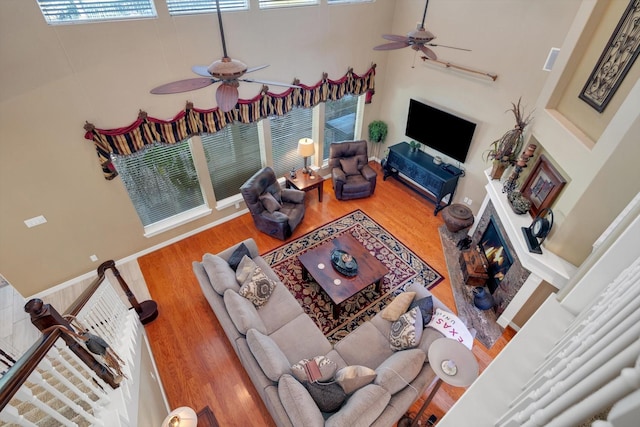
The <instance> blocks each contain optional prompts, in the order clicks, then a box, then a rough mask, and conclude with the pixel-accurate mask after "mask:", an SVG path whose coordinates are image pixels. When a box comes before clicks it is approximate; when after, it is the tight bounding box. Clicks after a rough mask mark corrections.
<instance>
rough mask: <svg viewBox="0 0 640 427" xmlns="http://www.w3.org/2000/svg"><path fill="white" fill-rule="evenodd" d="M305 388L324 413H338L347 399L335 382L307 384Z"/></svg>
mask: <svg viewBox="0 0 640 427" xmlns="http://www.w3.org/2000/svg"><path fill="white" fill-rule="evenodd" d="M304 386H305V387H306V389H307V390H308V391H309V394H310V395H311V398H312V399H313V401H314V402H316V405H318V408H319V409H320V410H321V411H322V412H336V411H337V410H338V409H340V407H341V406H342V404H343V403H344V401H345V400H346V399H347V394H346V393H345V392H344V390H342V387H340V384H338V383H337V382H335V381H332V382H329V383H321V382H315V383H306V384H305V385H304Z"/></svg>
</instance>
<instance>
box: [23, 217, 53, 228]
mask: <svg viewBox="0 0 640 427" xmlns="http://www.w3.org/2000/svg"><path fill="white" fill-rule="evenodd" d="M46 222H47V219H46V218H45V217H44V216H42V215H39V216H36V217H33V218H29V219H25V220H24V223H25V224H26V226H27V227H29V228H31V227H35V226H36V225H40V224H44V223H46Z"/></svg>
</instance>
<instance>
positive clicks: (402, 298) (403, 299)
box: [382, 292, 416, 322]
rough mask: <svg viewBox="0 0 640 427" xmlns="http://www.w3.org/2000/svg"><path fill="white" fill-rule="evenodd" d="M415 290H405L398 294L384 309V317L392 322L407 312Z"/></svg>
mask: <svg viewBox="0 0 640 427" xmlns="http://www.w3.org/2000/svg"><path fill="white" fill-rule="evenodd" d="M415 295H416V293H415V292H403V293H401V294H399V295H397V296H396V297H395V298H394V299H393V301H391V303H389V305H388V306H386V307H385V309H384V310H382V318H383V319H385V320H388V321H390V322H395V321H396V320H398V319H399V318H400V316H402V315H403V314H404V313H406V312H407V309H408V308H409V306H410V305H411V303H412V302H413V297H414V296H415Z"/></svg>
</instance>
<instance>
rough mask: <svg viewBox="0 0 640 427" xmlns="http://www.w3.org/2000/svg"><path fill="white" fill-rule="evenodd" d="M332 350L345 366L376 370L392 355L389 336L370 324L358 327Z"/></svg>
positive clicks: (366, 323)
mask: <svg viewBox="0 0 640 427" xmlns="http://www.w3.org/2000/svg"><path fill="white" fill-rule="evenodd" d="M384 321H385V322H386V320H384ZM334 348H335V349H336V351H337V352H338V353H339V354H340V356H341V357H342V359H344V361H345V362H346V363H347V364H349V365H362V366H366V367H367V368H371V369H376V368H377V367H378V365H380V364H381V363H382V362H384V360H385V359H387V358H388V357H389V356H391V355H392V354H393V351H392V350H391V347H390V346H389V335H383V334H382V333H381V332H380V331H379V330H378V328H376V327H375V326H374V325H373V324H372V323H371V322H365V323H363V324H362V325H360V326H358V328H356V330H355V331H353V332H351V333H349V335H347V336H346V337H344V338H343V339H341V340H340V341H339V342H338V343H337V344H336V345H335V347H334ZM362 349H367V351H362Z"/></svg>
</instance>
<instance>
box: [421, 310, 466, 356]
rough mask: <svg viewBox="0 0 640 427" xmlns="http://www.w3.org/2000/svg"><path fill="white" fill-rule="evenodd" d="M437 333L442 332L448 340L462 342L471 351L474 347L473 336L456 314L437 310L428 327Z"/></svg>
mask: <svg viewBox="0 0 640 427" xmlns="http://www.w3.org/2000/svg"><path fill="white" fill-rule="evenodd" d="M427 326H429V327H430V328H433V329H435V330H437V331H440V332H441V333H442V334H444V336H445V337H446V338H451V339H453V340H456V341H458V342H461V343H462V344H464V345H465V346H467V348H468V349H469V350H471V347H472V346H473V336H472V335H471V332H469V330H468V329H467V327H466V325H465V324H464V323H462V320H460V319H459V318H458V317H457V316H456V315H455V314H453V313H449V312H448V311H444V310H442V309H440V308H436V311H435V313H433V316H432V317H431V322H429V324H428V325H427Z"/></svg>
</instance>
